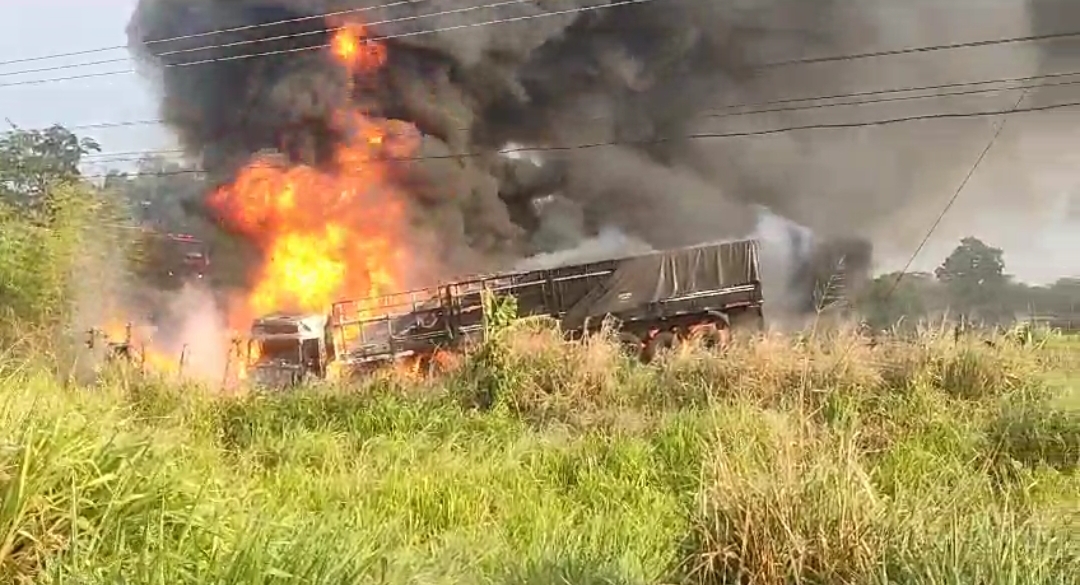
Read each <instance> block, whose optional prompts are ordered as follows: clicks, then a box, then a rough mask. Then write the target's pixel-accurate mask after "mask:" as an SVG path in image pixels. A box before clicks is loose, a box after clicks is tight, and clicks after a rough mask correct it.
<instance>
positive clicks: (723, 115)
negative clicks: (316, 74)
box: [64, 71, 1080, 162]
mask: <svg viewBox="0 0 1080 585" xmlns="http://www.w3.org/2000/svg"><path fill="white" fill-rule="evenodd" d="M1064 75H1071V76H1074V77H1075V76H1080V71H1076V72H1072V73H1068V74H1055V75H1052V76H1051V77H1062V76H1064ZM1002 81H1005V82H1010V81H1012V80H1011V79H1006V80H1002ZM992 82H994V81H977V82H971V83H970V84H971V85H982V84H988V83H992ZM1071 85H1080V79H1076V80H1071V81H1061V82H1054V83H1046V84H1030V85H1023V86H1008V87H994V88H982V89H973V90H966V91H956V92H948V93H937V94H926V95H915V96H892V97H886V98H880V99H866V100H857V101H855V100H853V101H846V102H833V103H825V104H809V105H797V106H789V107H782V108H772V109H759V110H747V111H741V112H715V111H707V112H703V113H701V114H699V115H697V116H694V117H695V118H717V119H725V118H734V117H740V116H750V115H754V114H765V113H773V112H794V111H804V110H816V109H824V108H832V107H853V106H862V105H873V104H880V103H893V102H900V101H913V100H919V99H935V98H948V97H956V96H964V95H974V94H988V93H999V92H1012V91H1019V90H1024V91H1025V92H1026V91H1029V90H1031V89H1038V88H1046V87H1062V86H1071ZM921 89H922V88H900V89H885V90H880V91H876V92H858V93H854V94H849V95H857V96H870V95H873V94H895V93H901V92H911V91H919V90H921ZM805 99H806V100H807V101H810V100H813V99H834V100H835V99H837V97H836V96H830V97H823V98H805ZM766 103H767V102H766ZM742 107H746V108H749V107H753V104H746V105H744V106H742ZM606 117H607V116H606V115H604V116H596V117H595V119H605V118H606ZM164 123H165V122H164V120H142V121H135V122H130V123H128V122H120V123H116V124H110V123H100V124H87V125H82V126H64V127H65V128H67V129H68V130H83V129H94V128H109V127H114V126H130V125H150V124H164ZM460 130H468V128H460ZM183 153H184V151H183V150H182V149H161V150H157V149H155V150H143V151H128V152H103V153H91V154H88V155H86V157H85V158H97V157H124V156H134V157H136V158H134V159H128V160H139V159H140V158H142V157H144V156H153V155H168V154H183ZM124 160H125V159H124V158H118V159H117V162H122V161H124ZM94 162H100V161H96V160H95V161H94Z"/></svg>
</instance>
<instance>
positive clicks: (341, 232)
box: [209, 24, 417, 327]
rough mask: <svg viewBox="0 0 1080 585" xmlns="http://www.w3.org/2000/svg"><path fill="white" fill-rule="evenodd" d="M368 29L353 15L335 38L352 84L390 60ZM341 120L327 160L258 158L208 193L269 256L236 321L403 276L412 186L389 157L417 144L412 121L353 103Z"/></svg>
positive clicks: (326, 304) (377, 291)
mask: <svg viewBox="0 0 1080 585" xmlns="http://www.w3.org/2000/svg"><path fill="white" fill-rule="evenodd" d="M366 37H367V32H366V30H365V29H364V28H363V27H362V26H360V25H357V24H347V25H345V26H343V27H341V28H340V29H338V31H337V32H336V33H335V35H334V37H333V40H332V42H331V45H330V53H331V54H332V55H333V56H334V58H335V59H336V60H337V62H338V63H339V64H341V65H342V67H343V69H344V70H345V73H346V74H347V75H348V76H349V79H350V87H352V85H351V80H352V79H353V78H354V77H355V76H356V75H362V74H366V73H371V72H373V71H375V70H376V69H378V68H379V67H381V66H382V65H383V64H384V63H385V60H386V50H385V47H384V46H383V45H381V44H378V43H375V42H372V41H369V40H367V38H366ZM334 124H336V125H337V126H339V128H338V129H339V130H340V131H341V132H342V134H343V135H345V136H347V137H348V138H347V139H346V140H345V141H344V142H343V143H341V144H339V145H338V146H337V150H336V152H334V156H333V162H332V164H330V165H327V167H326V168H315V167H312V166H308V165H303V164H300V165H293V166H275V165H272V164H269V163H267V162H265V161H258V160H253V161H252V162H250V163H249V164H248V166H247V167H245V168H244V169H242V170H241V171H240V172H239V174H238V175H237V177H236V179H235V180H234V181H233V182H232V183H231V184H229V185H227V186H225V187H223V188H221V189H219V190H218V191H216V192H215V193H213V194H212V195H211V196H210V198H209V203H210V205H211V207H213V208H214V209H216V210H217V211H218V213H219V215H220V216H221V217H222V218H223V219H224V220H225V221H226V223H228V224H229V225H231V226H232V227H233V228H234V229H236V230H238V231H239V232H241V233H242V234H244V235H245V236H246V237H248V238H249V239H250V240H252V241H253V242H254V243H255V244H256V245H257V246H258V247H259V248H260V250H261V252H262V257H263V261H262V265H261V266H260V267H259V269H258V270H257V274H255V281H254V286H253V287H252V289H251V293H250V295H248V297H247V298H246V299H244V302H243V305H244V307H243V308H242V309H241V310H240V311H236V312H234V314H233V315H231V316H230V321H231V325H232V326H234V327H246V326H247V321H249V320H250V319H251V318H253V317H255V316H258V315H263V314H267V313H271V312H274V311H281V310H290V311H300V312H310V313H320V312H321V313H324V314H325V313H326V312H327V311H328V310H329V308H330V305H331V304H332V303H333V302H334V301H335V300H339V299H341V298H343V297H346V298H364V297H369V296H375V295H381V294H387V293H391V292H395V291H396V290H399V289H400V288H401V285H402V284H403V282H402V281H403V269H402V267H403V266H404V264H405V263H406V262H407V261H408V260H409V255H408V254H407V250H406V246H405V245H404V239H403V237H402V236H403V233H402V231H401V230H403V229H404V227H405V225H406V223H407V221H406V217H405V207H404V205H403V201H404V196H403V194H402V193H401V192H399V190H398V189H397V188H396V187H395V186H394V185H393V183H392V181H391V180H390V176H389V170H390V169H389V166H388V165H387V164H386V163H385V162H383V161H384V159H386V158H397V157H407V156H409V155H411V154H412V153H413V152H415V149H416V147H417V143H416V139H415V136H416V135H415V132H414V128H412V127H411V126H409V125H407V124H403V123H397V122H393V121H387V120H381V119H375V118H373V117H369V116H366V115H365V114H364V112H361V111H355V110H354V111H343V112H338V113H337V115H336V116H335V119H334ZM396 125H400V126H401V127H400V128H397V127H395V126H396Z"/></svg>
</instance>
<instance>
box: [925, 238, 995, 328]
mask: <svg viewBox="0 0 1080 585" xmlns="http://www.w3.org/2000/svg"><path fill="white" fill-rule="evenodd" d="M934 276H936V277H937V279H938V280H939V281H940V282H941V283H942V284H943V285H945V287H946V290H947V291H948V294H949V298H950V300H951V302H952V303H953V308H955V309H957V310H959V311H961V312H962V313H963V314H965V315H968V316H970V314H972V313H978V314H982V315H983V316H985V317H993V318H996V317H998V316H999V315H1000V313H1001V311H1002V309H1003V303H1002V302H1000V301H1002V299H1003V294H1004V293H1005V292H1006V291H1005V289H1006V287H1007V285H1008V284H1009V277H1008V276H1007V275H1006V274H1005V261H1004V252H1002V250H1001V249H1000V248H994V247H992V246H989V245H987V244H986V243H984V242H983V241H982V240H980V239H978V238H975V237H972V236H969V237H967V238H964V239H963V240H961V241H960V245H959V246H957V247H956V249H955V250H953V252H952V254H949V257H948V258H946V259H945V261H944V262H943V263H942V264H941V266H939V267H938V268H937V269H936V270H935V271H934Z"/></svg>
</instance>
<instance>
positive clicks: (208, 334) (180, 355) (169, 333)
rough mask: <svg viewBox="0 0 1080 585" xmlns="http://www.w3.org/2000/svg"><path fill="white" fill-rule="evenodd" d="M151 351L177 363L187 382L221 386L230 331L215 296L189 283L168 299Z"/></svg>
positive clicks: (153, 335) (152, 340) (153, 336)
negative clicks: (189, 380) (193, 381)
mask: <svg viewBox="0 0 1080 585" xmlns="http://www.w3.org/2000/svg"><path fill="white" fill-rule="evenodd" d="M148 345H149V347H148V349H149V350H150V351H153V352H155V353H157V354H159V355H164V356H168V357H169V358H170V359H175V360H176V363H177V367H178V368H179V367H181V364H182V369H180V370H179V372H178V373H179V374H180V375H181V376H183V377H184V378H186V379H192V380H197V381H200V382H205V383H220V382H221V381H222V379H223V377H224V375H225V371H226V367H227V365H228V359H229V352H230V349H231V348H230V335H229V329H228V327H227V325H226V323H225V321H224V319H223V317H222V312H221V311H220V310H219V307H218V305H217V302H216V300H215V298H214V296H213V294H212V293H211V292H210V291H209V290H208V289H207V288H205V287H204V286H202V285H201V284H192V283H187V284H185V285H184V287H183V288H182V289H181V290H180V291H179V292H177V293H176V294H175V295H173V296H171V297H170V298H169V299H168V302H167V304H166V306H165V310H164V315H163V316H162V318H161V319H160V321H159V323H157V324H156V326H155V327H154V331H153V332H152V333H151V335H150V341H149V344H148Z"/></svg>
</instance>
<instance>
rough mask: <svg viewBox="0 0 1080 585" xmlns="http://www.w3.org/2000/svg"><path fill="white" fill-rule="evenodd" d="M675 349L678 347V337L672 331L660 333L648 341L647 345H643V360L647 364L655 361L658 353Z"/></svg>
mask: <svg viewBox="0 0 1080 585" xmlns="http://www.w3.org/2000/svg"><path fill="white" fill-rule="evenodd" d="M677 347H679V337H678V336H677V335H675V333H674V332H672V331H661V332H660V333H657V334H656V336H655V337H653V338H652V339H650V340H649V343H647V344H645V352H644V355H643V358H644V359H645V362H646V363H648V362H651V361H653V360H654V359H656V356H658V355H660V352H662V351H669V350H673V349H675V348H677Z"/></svg>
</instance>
